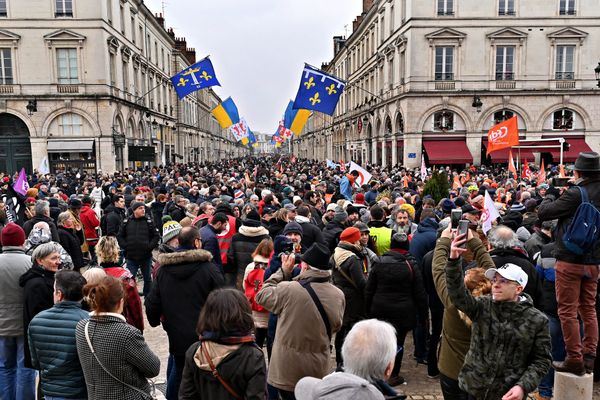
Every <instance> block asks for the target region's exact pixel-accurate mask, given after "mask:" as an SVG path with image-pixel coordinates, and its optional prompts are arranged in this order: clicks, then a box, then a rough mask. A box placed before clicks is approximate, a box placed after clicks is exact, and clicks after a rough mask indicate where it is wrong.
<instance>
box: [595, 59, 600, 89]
mask: <svg viewBox="0 0 600 400" xmlns="http://www.w3.org/2000/svg"><path fill="white" fill-rule="evenodd" d="M594 72H595V73H596V80H597V81H598V87H599V88H600V62H598V65H597V66H596V68H594Z"/></svg>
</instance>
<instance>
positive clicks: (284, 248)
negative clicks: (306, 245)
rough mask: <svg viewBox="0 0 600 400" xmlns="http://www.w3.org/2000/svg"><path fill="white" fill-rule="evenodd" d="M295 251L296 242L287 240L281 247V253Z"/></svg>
mask: <svg viewBox="0 0 600 400" xmlns="http://www.w3.org/2000/svg"><path fill="white" fill-rule="evenodd" d="M293 252H294V242H287V243H285V244H284V245H283V246H282V248H281V253H285V254H291V253H293ZM281 253H280V254H281Z"/></svg>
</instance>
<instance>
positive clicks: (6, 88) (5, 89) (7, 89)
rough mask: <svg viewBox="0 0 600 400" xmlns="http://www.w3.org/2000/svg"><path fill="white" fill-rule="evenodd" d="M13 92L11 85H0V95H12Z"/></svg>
mask: <svg viewBox="0 0 600 400" xmlns="http://www.w3.org/2000/svg"><path fill="white" fill-rule="evenodd" d="M14 91H15V90H14V87H13V85H0V94H12V93H14Z"/></svg>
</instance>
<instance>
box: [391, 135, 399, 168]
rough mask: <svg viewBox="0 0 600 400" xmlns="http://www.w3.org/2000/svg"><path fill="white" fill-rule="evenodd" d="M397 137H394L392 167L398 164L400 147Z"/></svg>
mask: <svg viewBox="0 0 600 400" xmlns="http://www.w3.org/2000/svg"><path fill="white" fill-rule="evenodd" d="M396 142H397V140H396V137H395V136H394V137H392V166H394V165H396V164H398V147H397V143H396Z"/></svg>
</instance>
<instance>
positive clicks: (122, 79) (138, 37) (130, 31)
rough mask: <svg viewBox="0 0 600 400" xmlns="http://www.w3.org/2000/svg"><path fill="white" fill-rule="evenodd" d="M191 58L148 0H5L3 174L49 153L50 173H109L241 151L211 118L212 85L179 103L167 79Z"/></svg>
mask: <svg viewBox="0 0 600 400" xmlns="http://www.w3.org/2000/svg"><path fill="white" fill-rule="evenodd" d="M194 61H195V53H194V51H193V49H188V48H187V43H186V42H185V39H184V38H176V37H175V34H174V33H173V31H172V30H167V29H165V25H164V19H163V18H162V16H160V15H154V14H153V13H152V12H151V11H150V10H149V9H148V8H147V7H146V6H145V5H144V3H143V1H142V0H97V1H84V0H29V1H17V0H6V1H1V2H0V171H7V172H14V171H15V170H18V169H20V168H21V167H26V169H27V171H28V172H29V171H31V170H32V168H37V167H38V165H39V164H40V162H41V160H42V159H43V158H44V157H48V160H49V164H50V169H51V170H52V172H55V171H61V170H69V169H71V170H86V171H89V172H93V171H99V170H101V171H103V172H113V171H117V170H123V169H124V168H127V167H129V168H132V167H140V166H144V165H157V164H164V163H166V162H183V161H189V160H196V161H204V160H210V159H216V158H218V157H220V156H223V155H224V154H226V153H227V154H234V153H236V154H237V153H241V151H242V150H241V149H240V148H238V147H236V146H235V145H234V143H233V142H231V141H230V140H228V139H227V137H226V135H225V132H224V131H222V130H221V129H220V128H219V126H218V124H216V123H214V121H213V119H212V117H211V116H210V114H209V110H210V108H211V107H212V106H213V105H216V104H218V102H220V99H219V98H218V96H217V95H216V94H215V93H214V92H213V91H212V90H210V89H206V90H202V91H199V92H196V93H195V94H193V95H190V96H188V97H186V98H185V99H184V100H183V101H179V100H178V99H177V97H176V95H175V91H174V90H173V88H172V85H171V83H170V80H169V78H170V77H171V76H172V75H174V74H175V73H176V72H177V71H179V70H180V69H179V68H181V69H182V68H184V67H186V66H189V65H190V64H191V63H193V62H194ZM215 148H216V149H218V151H213V150H214V149H215ZM208 149H210V151H209V150H208Z"/></svg>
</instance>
